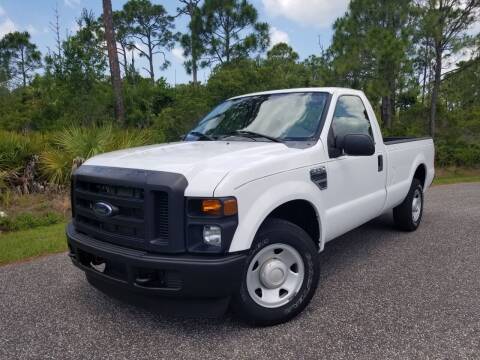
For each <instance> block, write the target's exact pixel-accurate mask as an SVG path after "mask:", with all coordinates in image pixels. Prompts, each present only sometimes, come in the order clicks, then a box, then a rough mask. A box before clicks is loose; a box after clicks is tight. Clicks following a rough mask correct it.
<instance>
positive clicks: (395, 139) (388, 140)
mask: <svg viewBox="0 0 480 360" xmlns="http://www.w3.org/2000/svg"><path fill="white" fill-rule="evenodd" d="M431 139H432V138H431V137H430V136H424V137H408V136H403V137H402V136H392V137H384V138H383V143H384V144H385V145H394V144H401V143H406V142H411V141H422V140H431Z"/></svg>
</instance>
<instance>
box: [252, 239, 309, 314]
mask: <svg viewBox="0 0 480 360" xmlns="http://www.w3.org/2000/svg"><path fill="white" fill-rule="evenodd" d="M304 277H305V266H304V263H303V259H302V257H301V256H300V253H299V252H298V251H297V250H296V249H295V248H293V247H292V246H290V245H287V244H272V245H268V246H266V247H264V248H263V249H262V250H260V251H259V252H258V253H257V254H256V255H255V256H254V258H253V259H252V261H251V262H250V264H249V266H248V270H247V279H246V280H247V281H246V283H247V290H248V294H249V295H250V297H251V298H252V299H253V301H255V302H256V303H257V304H258V305H260V306H263V307H267V308H277V307H280V306H283V305H285V304H287V303H288V302H289V301H290V300H292V299H293V298H294V297H295V295H296V294H297V293H298V291H299V290H300V288H301V286H302V284H303V279H304Z"/></svg>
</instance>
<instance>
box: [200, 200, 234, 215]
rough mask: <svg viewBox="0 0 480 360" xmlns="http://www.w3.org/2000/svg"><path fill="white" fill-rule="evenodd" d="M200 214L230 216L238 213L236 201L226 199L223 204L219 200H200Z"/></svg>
mask: <svg viewBox="0 0 480 360" xmlns="http://www.w3.org/2000/svg"><path fill="white" fill-rule="evenodd" d="M200 210H201V212H202V214H205V215H215V216H221V215H224V216H231V215H235V214H236V213H237V212H238V207H237V200H236V199H226V200H223V203H222V201H221V200H219V199H204V200H202V204H201V208H200Z"/></svg>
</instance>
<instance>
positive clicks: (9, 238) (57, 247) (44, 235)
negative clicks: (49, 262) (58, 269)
mask: <svg viewBox="0 0 480 360" xmlns="http://www.w3.org/2000/svg"><path fill="white" fill-rule="evenodd" d="M66 250H67V241H66V238H65V223H61V224H55V225H51V226H45V227H38V228H35V229H31V230H23V231H15V232H11V233H5V234H0V265H5V264H8V263H11V262H15V261H19V260H24V259H28V258H33V257H37V256H41V255H46V254H53V253H58V252H62V251H66Z"/></svg>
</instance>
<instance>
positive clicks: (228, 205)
mask: <svg viewBox="0 0 480 360" xmlns="http://www.w3.org/2000/svg"><path fill="white" fill-rule="evenodd" d="M237 212H238V207H237V200H236V199H227V200H225V201H224V202H223V215H225V216H231V215H235V214H236V213H237Z"/></svg>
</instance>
